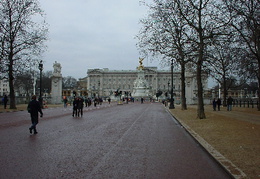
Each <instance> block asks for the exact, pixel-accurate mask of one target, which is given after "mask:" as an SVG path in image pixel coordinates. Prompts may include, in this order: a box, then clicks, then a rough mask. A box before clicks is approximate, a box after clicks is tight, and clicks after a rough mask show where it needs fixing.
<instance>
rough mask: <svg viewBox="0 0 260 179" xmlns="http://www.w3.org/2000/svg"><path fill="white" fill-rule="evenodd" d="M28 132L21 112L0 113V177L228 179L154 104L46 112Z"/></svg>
mask: <svg viewBox="0 0 260 179" xmlns="http://www.w3.org/2000/svg"><path fill="white" fill-rule="evenodd" d="M19 116H21V117H20V118H19ZM55 116H56V117H55ZM7 120H8V121H9V122H7ZM28 128H29V122H28V113H27V112H26V111H21V112H15V113H2V114H0V136H1V140H0V158H1V160H0V178H8V179H9V178H91V179H92V178H102V179H103V178H120V179H122V178H131V179H133V178H147V179H153V178H155V179H157V178H158V179H159V178H160V179H164V178H167V179H169V178H181V179H186V178H203V179H204V178H211V179H214V178H221V179H225V178H230V176H229V175H228V174H227V173H226V172H225V171H224V170H223V169H222V168H221V167H219V165H218V164H217V163H216V162H215V161H214V160H212V158H211V157H210V156H208V154H207V153H206V152H205V151H204V150H203V149H202V148H201V147H200V145H198V144H197V143H196V142H195V141H194V140H193V139H192V138H191V137H190V135H189V134H187V132H186V131H185V130H184V129H183V128H182V127H181V126H180V125H179V124H178V123H177V122H176V121H175V120H174V119H173V118H172V117H171V115H170V114H169V113H168V112H167V111H166V109H165V108H164V107H163V106H162V105H161V104H160V103H145V104H139V103H134V104H132V103H130V104H124V105H112V106H110V107H109V106H106V107H105V106H104V107H100V108H99V109H94V108H92V110H90V109H89V110H88V111H87V112H85V113H84V116H83V117H77V118H73V117H72V116H71V109H66V110H64V109H63V108H56V109H46V110H44V118H43V119H42V120H41V121H40V123H39V125H38V132H39V133H38V134H37V135H30V134H29V130H28Z"/></svg>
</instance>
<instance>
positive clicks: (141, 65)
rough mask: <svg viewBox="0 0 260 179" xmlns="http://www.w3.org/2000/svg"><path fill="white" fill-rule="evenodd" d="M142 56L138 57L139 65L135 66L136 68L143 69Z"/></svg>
mask: <svg viewBox="0 0 260 179" xmlns="http://www.w3.org/2000/svg"><path fill="white" fill-rule="evenodd" d="M143 60H144V59H143V58H139V67H138V68H137V69H138V70H143V69H144V66H143Z"/></svg>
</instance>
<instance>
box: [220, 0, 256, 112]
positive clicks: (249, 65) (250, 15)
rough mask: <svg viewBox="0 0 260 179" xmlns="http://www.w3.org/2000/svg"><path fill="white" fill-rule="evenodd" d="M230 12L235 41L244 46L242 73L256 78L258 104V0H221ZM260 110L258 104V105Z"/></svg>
mask: <svg viewBox="0 0 260 179" xmlns="http://www.w3.org/2000/svg"><path fill="white" fill-rule="evenodd" d="M223 3H224V4H225V8H223V10H228V12H229V13H230V14H229V15H230V18H231V19H232V21H231V23H230V24H231V28H232V29H233V30H234V33H237V42H239V43H240V46H243V47H245V48H244V49H245V53H243V54H244V55H241V58H240V60H241V61H242V62H243V63H242V64H243V68H241V69H244V71H243V73H248V74H249V73H251V74H254V76H255V77H256V78H257V79H258V97H259V98H258V102H259V104H260V94H259V93H260V92H259V91H260V90H259V89H260V0H247V1H245V0H229V1H223ZM258 110H260V105H258Z"/></svg>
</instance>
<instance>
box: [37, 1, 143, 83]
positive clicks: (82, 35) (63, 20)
mask: <svg viewBox="0 0 260 179" xmlns="http://www.w3.org/2000/svg"><path fill="white" fill-rule="evenodd" d="M40 4H41V7H42V9H43V10H44V11H45V13H46V15H47V22H48V23H49V24H50V29H49V31H50V35H49V37H50V41H48V42H47V46H48V51H47V52H46V53H45V54H44V59H43V60H44V62H45V63H44V66H45V68H44V69H45V70H53V67H52V65H53V63H54V62H55V61H57V62H59V63H61V65H62V74H63V76H73V77H75V78H82V77H85V76H86V72H87V70H88V69H89V68H109V69H116V70H120V69H122V70H126V69H127V70H128V69H133V70H134V69H135V68H136V66H138V58H139V52H138V51H137V49H136V46H135V44H136V43H137V41H136V40H135V39H134V36H135V35H137V34H138V32H139V29H140V25H139V20H140V18H143V17H144V15H145V14H146V11H147V9H146V8H145V7H144V6H140V5H139V0H113V1H104V0H73V1H71V0H40Z"/></svg>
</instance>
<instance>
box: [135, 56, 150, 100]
mask: <svg viewBox="0 0 260 179" xmlns="http://www.w3.org/2000/svg"><path fill="white" fill-rule="evenodd" d="M143 60H144V59H143V58H139V67H137V70H138V72H137V78H136V80H135V81H134V87H133V93H132V96H133V97H148V96H149V93H150V92H149V85H148V82H147V81H146V79H145V74H144V66H143Z"/></svg>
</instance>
